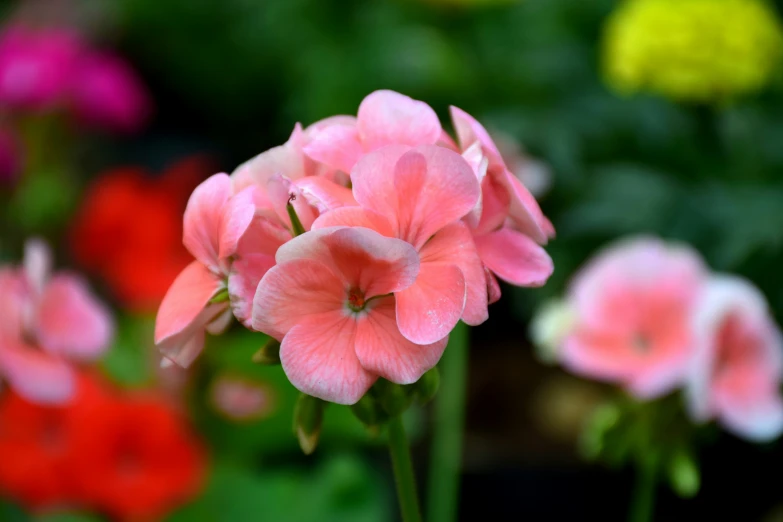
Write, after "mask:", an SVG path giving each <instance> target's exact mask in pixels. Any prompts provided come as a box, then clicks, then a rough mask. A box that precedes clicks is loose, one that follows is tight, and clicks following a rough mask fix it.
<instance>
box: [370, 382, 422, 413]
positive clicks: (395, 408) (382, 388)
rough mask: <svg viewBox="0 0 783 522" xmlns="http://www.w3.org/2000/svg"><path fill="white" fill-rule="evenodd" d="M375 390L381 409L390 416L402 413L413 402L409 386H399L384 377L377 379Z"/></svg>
mask: <svg viewBox="0 0 783 522" xmlns="http://www.w3.org/2000/svg"><path fill="white" fill-rule="evenodd" d="M375 390H376V393H377V396H378V402H379V403H380V405H381V407H382V408H383V411H385V412H386V413H387V414H388V415H389V416H390V417H396V416H397V415H400V414H402V413H403V412H404V411H405V410H407V409H408V407H409V406H410V405H411V402H413V393H411V392H412V391H413V390H412V389H411V387H410V386H401V385H399V384H394V383H393V382H389V381H387V380H385V379H378V382H376V383H375Z"/></svg>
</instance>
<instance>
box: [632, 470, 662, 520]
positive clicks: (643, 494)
mask: <svg viewBox="0 0 783 522" xmlns="http://www.w3.org/2000/svg"><path fill="white" fill-rule="evenodd" d="M657 471H658V467H657V461H656V460H655V459H651V458H642V459H639V461H638V462H637V463H636V483H635V484H634V491H633V498H631V512H630V514H629V517H628V520H629V521H630V522H650V521H651V520H652V519H653V510H654V507H655V487H656V485H657V480H658V477H657Z"/></svg>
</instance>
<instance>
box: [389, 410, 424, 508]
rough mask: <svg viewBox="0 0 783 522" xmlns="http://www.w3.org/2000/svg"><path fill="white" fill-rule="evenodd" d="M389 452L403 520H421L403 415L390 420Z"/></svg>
mask: <svg viewBox="0 0 783 522" xmlns="http://www.w3.org/2000/svg"><path fill="white" fill-rule="evenodd" d="M389 453H391V460H392V467H393V468H394V480H395V482H396V483H397V498H398V500H399V502H400V513H401V514H402V520H403V522H421V511H420V510H419V499H418V497H417V495H416V478H415V476H414V474H413V462H412V461H411V453H410V449H409V448H408V438H407V437H406V436H405V427H404V426H403V425H402V417H401V416H400V415H397V416H395V417H392V419H391V420H390V421H389Z"/></svg>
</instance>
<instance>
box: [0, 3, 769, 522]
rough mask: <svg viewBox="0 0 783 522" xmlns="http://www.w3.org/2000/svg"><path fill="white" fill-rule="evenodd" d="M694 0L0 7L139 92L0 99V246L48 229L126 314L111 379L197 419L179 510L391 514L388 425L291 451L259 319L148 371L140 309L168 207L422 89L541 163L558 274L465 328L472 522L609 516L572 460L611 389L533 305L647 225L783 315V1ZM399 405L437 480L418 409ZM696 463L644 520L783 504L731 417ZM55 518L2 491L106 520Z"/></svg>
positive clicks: (601, 479)
mask: <svg viewBox="0 0 783 522" xmlns="http://www.w3.org/2000/svg"><path fill="white" fill-rule="evenodd" d="M707 1H708V2H709V1H713V2H714V3H715V4H716V5H719V8H718V10H717V11H716V12H717V13H718V14H716V15H715V16H707V15H702V14H698V15H697V16H692V14H691V15H689V14H687V13H680V11H678V10H683V9H685V8H684V5H685V4H686V3H689V2H684V1H683V2H678V1H673V0H657V4H658V6H657V8H655V9H651V10H650V12H649V13H647V14H646V15H639V16H637V17H636V18H635V19H632V18H631V17H628V16H627V17H625V19H622V18H620V16H619V15H618V12H619V10H621V9H622V8H623V6H624V3H623V2H619V1H615V0H579V1H575V0H518V1H512V0H509V1H503V2H501V1H491V0H483V1H482V0H438V1H436V0H430V1H424V0H421V1H415V0H165V1H160V0H83V1H77V0H70V1H65V0H39V1H28V2H16V1H3V2H1V3H0V20H2V25H3V26H4V27H8V26H10V25H11V24H17V23H22V22H23V23H25V24H32V25H34V26H36V27H60V28H62V27H65V28H70V29H72V30H74V31H78V33H79V34H81V35H82V37H83V38H84V39H85V40H87V41H89V42H90V44H91V45H93V46H96V47H97V48H100V49H105V50H111V52H113V53H116V55H117V56H120V57H122V59H124V60H126V61H127V64H128V65H129V67H130V68H131V70H132V71H133V72H134V74H135V75H136V76H137V77H138V82H139V84H140V86H141V89H142V91H143V97H142V99H141V100H142V101H140V102H139V105H138V106H137V109H136V111H135V112H132V114H131V116H134V115H136V116H138V118H131V120H132V121H131V124H129V125H126V126H122V125H120V126H117V125H101V124H98V125H95V124H93V123H94V122H90V121H87V120H85V119H84V118H82V119H79V120H78V121H70V120H69V119H68V118H67V117H65V116H64V115H63V114H64V113H63V111H59V110H52V111H39V110H27V111H26V110H19V109H18V108H17V107H13V106H0V130H2V132H3V136H10V137H9V138H3V139H6V141H7V142H8V145H7V146H5V149H4V150H5V151H10V152H4V153H0V169H3V176H2V179H1V180H0V231H2V234H0V261H2V262H4V263H12V262H13V263H16V262H18V260H19V259H20V258H21V254H22V247H23V242H24V239H25V238H27V237H29V236H32V235H35V236H39V237H44V238H46V239H47V240H48V241H49V242H50V244H51V245H53V247H54V248H55V250H56V254H57V256H56V257H57V263H58V266H67V267H70V268H73V269H75V270H80V271H82V272H83V273H84V274H86V275H87V276H88V277H89V278H90V280H91V283H92V284H93V287H94V288H96V289H97V291H98V292H99V294H100V295H101V296H102V298H104V299H105V300H106V301H108V302H109V303H110V304H111V305H112V308H113V310H114V311H115V314H116V317H117V324H118V335H117V340H116V342H115V344H114V346H113V347H112V349H111V351H110V352H109V353H108V355H107V356H106V357H105V358H104V360H103V361H101V363H100V370H101V372H102V373H103V374H104V375H105V376H107V377H108V379H109V380H111V381H113V383H114V385H115V386H117V387H120V388H128V389H145V390H149V389H154V390H156V392H155V393H157V394H160V395H161V396H165V397H166V398H167V399H166V400H170V401H171V402H173V403H176V404H177V405H178V407H179V408H181V410H182V411H183V412H185V414H186V415H187V417H188V418H189V423H190V424H191V425H192V429H193V430H194V432H195V433H197V436H198V437H199V438H200V439H201V440H202V441H203V444H204V446H205V448H206V450H205V451H206V454H208V464H207V472H206V474H207V478H206V479H205V483H204V485H203V488H202V489H201V492H200V493H199V494H198V495H197V496H196V498H194V499H193V500H191V501H189V502H188V503H186V504H184V505H180V506H172V507H171V510H170V511H169V514H168V515H167V517H166V520H172V521H183V522H185V521H201V520H204V521H240V520H242V521H244V520H287V521H288V520H291V521H311V520H312V521H314V520H319V521H325V520H340V521H350V520H357V521H359V520H362V521H365V520H373V521H375V520H378V521H383V520H394V519H395V517H396V507H395V504H394V497H393V484H392V479H391V474H390V466H389V463H388V458H387V455H386V453H385V451H384V449H383V445H382V443H381V442H379V441H377V440H374V439H373V438H372V437H371V436H370V435H368V434H367V433H365V432H364V430H363V428H362V426H361V425H360V424H359V423H358V421H356V420H355V419H354V418H353V417H352V416H351V414H350V412H349V411H348V410H347V409H345V408H341V407H331V408H330V409H329V410H328V412H327V419H328V420H327V425H326V428H325V431H324V436H323V439H322V444H321V446H320V447H319V449H318V451H317V452H316V454H315V455H314V456H312V457H303V456H302V455H301V453H300V452H299V450H298V447H297V445H296V441H295V439H294V438H293V437H292V435H291V432H290V423H291V411H292V405H293V402H294V400H295V398H296V393H295V390H293V388H292V387H291V386H290V384H288V383H287V381H286V380H285V378H284V375H283V374H282V370H281V369H280V368H279V367H277V368H267V367H259V366H255V365H251V364H249V363H248V362H247V361H248V358H249V356H250V355H251V354H252V353H253V352H254V351H255V350H256V349H257V348H258V346H259V344H260V342H261V341H260V340H259V338H258V337H257V336H254V335H253V334H250V333H247V332H244V331H240V329H236V330H235V331H232V332H230V333H229V334H228V335H226V336H223V337H219V338H212V339H211V340H210V345H209V346H208V349H207V350H206V351H205V354H204V357H202V358H201V359H200V360H199V361H198V362H197V363H196V364H195V366H194V367H193V368H192V369H191V370H189V371H188V372H187V373H184V372H183V373H177V372H176V371H168V370H166V371H160V370H158V369H157V359H156V358H155V356H154V347H153V345H152V325H153V321H154V312H155V309H156V307H157V304H158V303H159V301H160V299H161V298H162V295H163V292H165V289H166V288H167V286H168V284H169V283H170V282H171V281H172V280H173V277H174V276H175V275H176V274H177V272H178V271H179V270H180V269H181V268H182V267H183V266H184V264H186V263H187V253H186V252H184V251H183V250H182V249H181V248H180V246H179V245H180V243H179V238H180V234H181V213H182V211H183V209H184V205H185V202H186V201H187V197H188V195H189V193H190V191H191V190H192V189H193V188H194V187H195V186H196V185H197V184H198V182H200V181H201V180H203V179H205V178H206V177H207V176H208V175H210V174H212V173H213V172H218V171H229V172H230V171H231V170H233V168H234V167H235V166H236V165H238V164H239V163H241V162H243V161H244V160H246V159H248V158H250V157H252V156H254V155H256V154H257V153H259V152H261V151H262V150H265V149H267V148H269V147H271V146H274V145H278V144H281V143H283V142H284V141H285V140H286V139H287V137H288V135H289V134H290V132H291V129H292V128H293V125H294V123H295V122H302V123H303V124H305V125H306V124H309V123H312V122H313V121H316V120H318V119H320V118H323V117H326V116H329V115H332V114H353V113H355V111H356V108H357V106H358V104H359V102H360V101H361V99H362V98H363V97H364V96H365V95H367V94H368V93H370V92H371V91H373V90H375V89H380V88H386V89H393V90H397V91H399V92H402V93H405V94H407V95H409V96H411V97H413V98H416V99H420V100H424V101H426V102H427V103H429V104H430V105H431V106H432V107H433V108H435V110H436V111H437V112H438V113H439V115H440V116H441V117H442V121H443V122H447V121H448V106H449V105H456V106H458V107H460V108H462V109H464V110H466V111H468V112H470V113H471V114H473V115H475V116H476V117H477V118H478V119H479V120H480V121H482V122H483V123H484V124H485V125H486V126H487V127H488V128H489V129H490V130H491V131H492V132H494V133H495V135H496V136H502V140H503V141H504V142H507V143H506V145H507V146H508V148H509V150H510V151H512V153H513V151H514V150H515V147H516V153H517V154H518V155H520V157H521V156H526V157H527V160H525V161H522V160H520V167H519V168H520V169H521V170H524V172H521V174H522V175H523V179H524V180H525V182H526V184H527V185H528V186H529V187H530V188H531V191H533V192H534V193H535V195H536V196H537V198H538V199H539V201H540V203H541V206H542V208H543V210H544V212H545V213H546V214H547V216H548V217H549V218H550V219H551V220H552V221H553V223H554V225H555V227H556V229H557V238H556V240H554V241H553V242H552V243H550V245H549V246H548V247H547V250H548V251H549V252H550V254H551V256H552V257H553V259H554V262H555V267H556V269H555V273H554V275H553V277H552V278H551V279H550V281H549V282H548V283H547V285H546V286H545V287H544V288H541V289H535V290H534V289H512V288H510V287H507V288H506V287H504V295H505V296H506V299H504V300H502V301H501V302H500V303H498V304H495V305H493V306H492V308H491V309H490V310H491V314H490V319H489V321H488V322H487V323H486V324H484V325H482V326H480V327H477V328H474V329H473V330H472V332H471V355H470V366H469V382H468V392H467V396H468V410H467V426H466V441H465V454H464V476H463V490H462V494H461V495H460V498H459V504H460V506H461V520H485V519H487V518H489V517H493V518H495V519H499V520H520V519H521V520H543V519H545V518H546V519H548V520H572V519H574V518H582V519H597V520H606V521H609V520H622V519H624V516H625V513H626V510H627V504H628V501H629V497H630V487H631V482H632V473H631V472H630V470H628V469H625V468H622V467H621V468H619V469H611V468H608V467H605V466H603V465H601V464H599V463H591V462H587V461H586V460H585V459H584V458H583V456H582V455H581V454H580V451H579V447H580V446H579V434H580V431H581V428H582V425H583V423H584V421H585V418H586V417H587V415H588V414H589V413H590V411H591V408H592V407H593V406H594V405H596V404H598V403H599V402H600V401H601V400H602V398H603V397H605V396H606V395H607V394H608V393H610V391H611V390H610V389H609V387H604V386H601V385H598V384H595V383H590V382H587V381H584V380H580V379H578V378H576V377H572V376H569V375H568V374H566V373H565V372H563V371H562V370H560V369H558V368H556V367H551V366H547V365H545V364H543V363H542V362H541V361H539V360H538V359H537V358H536V356H535V351H534V349H533V348H532V346H531V342H530V340H529V339H530V336H529V334H528V327H529V323H530V319H531V317H532V315H533V313H534V310H536V308H537V307H539V306H541V304H542V303H544V302H546V300H547V299H549V298H551V297H553V296H557V295H560V294H562V292H563V290H564V288H565V285H566V283H567V282H568V280H569V278H570V277H571V276H572V275H573V273H574V272H575V270H576V269H577V268H578V267H579V266H580V265H581V264H582V263H583V262H584V261H585V260H586V259H587V258H588V257H589V256H590V254H591V253H593V252H594V251H595V250H596V249H598V248H599V247H600V246H602V245H604V244H606V243H607V242H609V241H611V240H612V239H615V238H617V237H620V236H624V235H629V234H638V233H647V234H656V235H660V236H662V237H664V238H669V239H675V240H681V241H685V242H688V243H690V244H692V245H693V246H695V247H696V248H697V249H698V250H699V251H700V252H701V253H702V254H703V255H704V256H705V258H706V260H707V262H708V263H709V264H710V266H711V267H713V268H714V269H716V270H721V271H731V272H736V273H739V274H742V275H744V276H746V277H748V278H749V279H750V280H751V281H753V282H754V283H755V284H756V285H758V286H759V288H760V289H761V290H762V292H763V293H764V294H765V296H766V297H767V299H768V301H769V302H770V304H771V306H772V309H773V311H774V313H775V315H776V318H777V319H778V320H779V321H780V320H783V270H781V266H783V181H782V180H783V177H782V176H783V123H782V122H783V82H781V80H782V79H783V78H781V76H783V75H781V74H780V72H781V71H782V70H783V69H781V63H780V61H779V58H780V56H781V55H783V42H782V41H781V39H783V36H780V29H779V23H780V22H779V21H778V19H777V17H778V16H779V12H780V9H781V7H783V6H782V5H781V4H783V2H768V3H764V2H758V4H761V5H764V6H766V7H768V8H769V9H765V10H763V11H762V12H761V15H760V16H755V15H753V16H750V15H748V17H747V18H743V16H740V15H736V13H737V12H740V11H742V7H741V5H742V4H746V3H748V2H745V1H743V0H736V1H734V0H731V1H728V0H727V1H723V0H707ZM648 3H650V2H648ZM653 3H654V2H653ZM730 4H739V5H740V8H739V10H740V11H737V12H735V11H731V10H729V9H735V8H736V6H731V5H730ZM753 4H756V2H753ZM721 6H722V7H721ZM726 6H729V7H726ZM656 9H657V10H656ZM720 9H727V10H726V11H724V12H723V13H724V15H722V14H721V11H720ZM678 13H679V14H678ZM645 17H646V18H645ZM732 21H733V22H734V23H731V22H732ZM612 24H615V25H614V26H612ZM620 25H622V26H623V27H622V28H621V29H622V30H625V31H626V33H628V34H625V33H622V31H621V30H620V29H618V28H617V26H620ZM611 27H614V30H610V28H611ZM621 33H622V34H621ZM629 34H630V36H629ZM623 38H625V40H622V39H623ZM651 41H652V42H653V43H652V44H651V43H650V42H651ZM677 68H679V69H677ZM672 69H676V70H674V72H672ZM683 70H684V71H686V72H683ZM667 75H668V76H667ZM743 79H747V81H744V80H743ZM109 91H110V92H112V93H115V94H116V90H113V89H112V88H109ZM0 145H2V144H0ZM0 148H2V147H0ZM3 154H7V156H8V158H10V159H6V157H5V156H3ZM237 408H238V409H237ZM409 420H410V423H411V428H412V429H413V431H414V435H415V442H414V456H415V458H416V462H417V465H420V469H419V471H420V482H423V481H424V478H425V477H426V475H425V471H426V462H427V440H428V433H429V429H428V426H429V424H428V420H429V416H428V411H427V410H426V409H423V410H420V411H416V412H414V414H413V415H412V417H411V419H409ZM150 429H154V427H153V426H150ZM700 462H701V469H702V481H701V482H702V483H701V491H700V492H699V494H698V495H697V496H696V497H695V498H693V499H688V500H683V499H680V498H679V497H677V496H675V495H674V494H673V493H671V492H669V490H668V489H667V488H665V487H661V491H660V497H659V504H658V511H657V517H656V520H667V521H680V520H682V521H684V520H692V519H694V517H698V518H708V517H713V518H715V519H716V520H717V519H720V520H770V521H771V520H781V519H783V495H782V494H781V490H780V487H779V481H778V480H776V479H775V477H777V475H778V474H777V471H778V469H779V468H780V466H781V464H783V451H782V450H781V448H780V446H779V444H776V443H772V444H768V445H763V446H758V445H752V444H749V443H746V442H743V441H741V440H739V439H736V438H734V437H732V436H730V435H727V434H720V433H719V434H716V436H715V437H714V440H711V441H710V443H709V444H708V445H706V446H705V447H704V448H703V451H702V452H701V454H700ZM1 466H3V462H2V461H0V467H1ZM66 507H68V506H66ZM45 511H48V512H49V514H41V513H40V512H39V513H37V514H33V513H31V510H29V509H25V508H24V507H23V506H22V505H21V504H20V502H19V501H18V499H15V498H12V496H8V498H6V499H5V500H3V501H2V503H0V520H15V521H26V520H47V521H53V520H73V521H76V520H93V518H90V517H94V516H99V515H96V514H83V515H82V514H75V513H73V512H72V510H68V509H66V510H65V511H68V512H69V513H70V514H69V515H68V516H71V517H72V518H65V515H63V514H62V513H61V512H59V513H54V514H52V513H51V511H52V510H51V509H49V510H45ZM54 511H55V512H56V511H57V510H54ZM61 511H62V510H61ZM77 511H79V510H77ZM58 517H59V518H58ZM79 517H81V518H79ZM96 520H100V518H96Z"/></svg>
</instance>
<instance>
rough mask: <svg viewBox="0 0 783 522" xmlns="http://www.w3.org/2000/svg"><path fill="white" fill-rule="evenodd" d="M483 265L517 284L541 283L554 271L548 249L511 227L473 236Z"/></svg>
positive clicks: (505, 279)
mask: <svg viewBox="0 0 783 522" xmlns="http://www.w3.org/2000/svg"><path fill="white" fill-rule="evenodd" d="M474 239H475V241H476V248H477V249H478V253H479V255H480V256H481V260H482V261H483V262H484V264H485V265H486V266H487V268H489V269H490V270H492V271H493V272H494V273H495V274H496V275H497V276H498V277H499V278H501V279H503V280H504V281H507V282H509V283H511V284H512V285H517V286H541V285H543V284H544V283H546V280H547V279H548V278H549V276H550V275H552V272H553V271H554V268H555V267H554V264H553V263H552V258H550V257H549V254H547V253H546V250H544V249H543V248H541V246H540V245H538V244H536V243H535V241H533V240H532V239H530V238H529V237H527V236H526V235H524V234H520V233H519V232H516V231H514V230H511V229H510V228H501V229H500V230H498V231H496V232H492V233H490V234H487V235H484V236H478V237H476V238H474Z"/></svg>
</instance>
